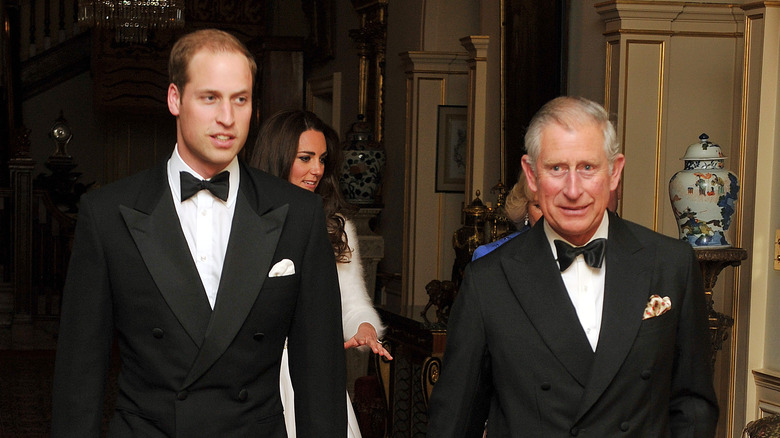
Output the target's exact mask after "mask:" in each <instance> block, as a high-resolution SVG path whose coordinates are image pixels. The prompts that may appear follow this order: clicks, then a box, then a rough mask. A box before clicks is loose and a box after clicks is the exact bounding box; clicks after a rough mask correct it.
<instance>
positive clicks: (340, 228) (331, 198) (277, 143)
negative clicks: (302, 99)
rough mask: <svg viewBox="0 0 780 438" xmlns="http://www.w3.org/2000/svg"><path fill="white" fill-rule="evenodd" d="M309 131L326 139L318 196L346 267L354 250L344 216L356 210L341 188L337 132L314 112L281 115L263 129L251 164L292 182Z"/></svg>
mask: <svg viewBox="0 0 780 438" xmlns="http://www.w3.org/2000/svg"><path fill="white" fill-rule="evenodd" d="M308 130H314V131H318V132H321V133H322V134H323V135H324V136H325V144H326V151H327V155H326V157H325V170H324V172H323V175H322V178H321V179H320V183H319V184H318V185H317V189H316V190H315V193H317V194H319V195H320V196H321V197H322V205H323V208H324V209H325V220H326V225H327V228H328V237H329V238H330V243H331V245H332V246H333V253H334V254H335V255H336V261H338V262H341V263H345V262H348V261H349V258H350V255H351V253H352V250H351V249H350V248H349V242H348V241H347V233H346V232H345V231H344V225H345V220H344V216H345V215H348V213H349V212H350V211H351V210H352V209H353V207H352V206H351V205H350V204H348V203H347V202H346V201H345V200H344V197H343V196H342V195H341V189H340V187H339V172H341V163H342V153H341V145H340V143H339V136H338V134H337V133H336V131H335V130H334V129H333V128H331V127H330V126H328V125H327V124H326V123H325V122H323V121H322V120H320V118H319V117H317V116H316V115H315V114H314V113H312V112H309V111H301V110H283V111H279V112H277V113H276V114H274V115H272V116H271V117H269V118H268V119H266V120H265V121H264V122H263V125H262V126H261V127H260V133H259V134H258V136H257V140H256V141H255V145H254V149H253V150H252V155H251V157H249V164H250V165H251V166H254V167H257V168H258V169H260V170H263V171H265V172H268V173H270V174H271V175H274V176H277V177H279V178H282V179H284V180H285V181H286V180H288V179H289V176H290V169H292V165H293V162H294V161H295V158H296V156H297V155H298V141H299V139H300V137H301V134H303V133H304V132H306V131H308Z"/></svg>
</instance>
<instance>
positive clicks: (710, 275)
mask: <svg viewBox="0 0 780 438" xmlns="http://www.w3.org/2000/svg"><path fill="white" fill-rule="evenodd" d="M695 252H696V258H697V259H698V261H699V266H700V267H701V273H702V276H703V277H704V293H705V295H706V296H707V315H708V318H709V327H710V340H711V342H712V364H713V366H714V365H715V357H716V355H717V353H718V351H719V350H721V349H722V348H723V342H724V341H726V340H727V339H728V338H729V336H730V333H729V332H730V331H731V326H733V325H734V318H732V317H730V316H728V315H724V314H723V313H720V312H718V311H716V310H715V309H714V307H713V299H712V289H713V288H714V287H715V283H716V282H717V281H718V274H720V271H722V270H723V268H725V267H727V266H735V267H736V266H739V265H741V264H742V261H743V260H745V259H747V250H745V249H743V248H718V249H695Z"/></svg>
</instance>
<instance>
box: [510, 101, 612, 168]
mask: <svg viewBox="0 0 780 438" xmlns="http://www.w3.org/2000/svg"><path fill="white" fill-rule="evenodd" d="M552 124H556V125H558V126H560V127H562V128H564V129H566V130H572V129H575V128H579V127H583V126H587V125H591V124H592V125H596V126H598V127H600V128H601V133H602V135H603V137H604V152H605V153H606V154H607V160H608V161H609V169H610V171H612V164H613V163H614V162H615V159H616V158H617V156H618V154H620V144H619V143H618V141H617V134H616V133H615V127H614V126H613V125H612V122H611V121H610V120H609V114H607V111H606V110H605V109H604V107H603V106H601V105H599V104H598V103H596V102H593V101H592V100H588V99H585V98H584V97H577V96H561V97H556V98H555V99H553V100H551V101H549V102H547V103H546V104H544V106H542V108H540V109H539V111H538V112H537V113H536V114H534V117H533V118H532V119H531V123H530V124H529V125H528V130H527V131H526V134H525V150H526V153H527V154H528V162H529V163H528V164H530V165H531V167H534V166H536V160H537V158H539V154H540V153H541V152H542V131H544V128H546V127H547V126H550V125H552Z"/></svg>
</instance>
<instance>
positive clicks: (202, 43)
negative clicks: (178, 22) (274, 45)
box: [168, 29, 257, 93]
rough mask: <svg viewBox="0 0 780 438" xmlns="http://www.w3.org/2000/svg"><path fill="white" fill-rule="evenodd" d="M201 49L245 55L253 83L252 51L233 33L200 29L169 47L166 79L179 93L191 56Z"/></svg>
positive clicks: (254, 64)
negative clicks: (169, 53) (169, 54)
mask: <svg viewBox="0 0 780 438" xmlns="http://www.w3.org/2000/svg"><path fill="white" fill-rule="evenodd" d="M201 49H206V50H209V51H211V52H212V53H218V52H236V53H240V54H242V55H244V56H246V59H247V61H249V69H250V70H251V72H252V84H253V85H254V78H255V74H256V73H257V63H256V62H255V57H254V56H252V52H250V51H249V49H247V48H246V46H245V45H244V44H243V43H242V42H241V41H239V40H238V38H236V37H234V36H233V35H231V34H229V33H227V32H225V31H222V30H219V29H202V30H196V31H195V32H192V33H188V34H187V35H184V36H183V37H181V38H179V40H178V41H176V44H174V45H173V48H172V49H171V56H170V58H168V80H169V82H170V83H171V84H174V85H176V88H178V89H179V93H182V92H184V86H185V85H187V83H188V82H189V80H190V76H189V72H188V71H187V69H188V67H189V65H190V62H191V61H192V58H193V57H194V56H195V54H196V53H197V52H198V51H200V50H201Z"/></svg>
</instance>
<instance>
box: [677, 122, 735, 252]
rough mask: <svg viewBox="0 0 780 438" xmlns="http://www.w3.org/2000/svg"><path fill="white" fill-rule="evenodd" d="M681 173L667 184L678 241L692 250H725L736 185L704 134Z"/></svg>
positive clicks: (717, 148) (690, 149) (691, 149)
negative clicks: (675, 221) (683, 241)
mask: <svg viewBox="0 0 780 438" xmlns="http://www.w3.org/2000/svg"><path fill="white" fill-rule="evenodd" d="M682 160H684V162H685V167H684V169H683V170H681V171H679V172H677V173H675V174H674V176H673V177H672V179H671V180H670V181H669V199H670V200H671V202H672V210H673V211H674V216H675V218H676V219H677V226H678V228H679V231H680V239H682V240H686V241H688V243H690V244H691V245H692V246H693V247H694V249H702V248H726V247H730V246H731V244H730V243H729V242H728V239H727V238H726V232H727V231H728V229H729V226H730V225H731V219H732V216H733V214H734V211H735V209H736V203H737V196H738V194H739V181H738V180H737V177H736V175H734V174H733V173H731V172H729V171H728V170H727V169H726V168H725V166H724V161H725V160H726V157H725V156H724V155H723V152H722V151H721V149H720V146H718V145H717V144H714V143H712V142H711V141H709V136H708V135H707V134H702V135H700V136H699V142H698V143H694V144H692V145H690V146H688V149H687V150H686V152H685V156H684V157H683V158H682Z"/></svg>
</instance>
